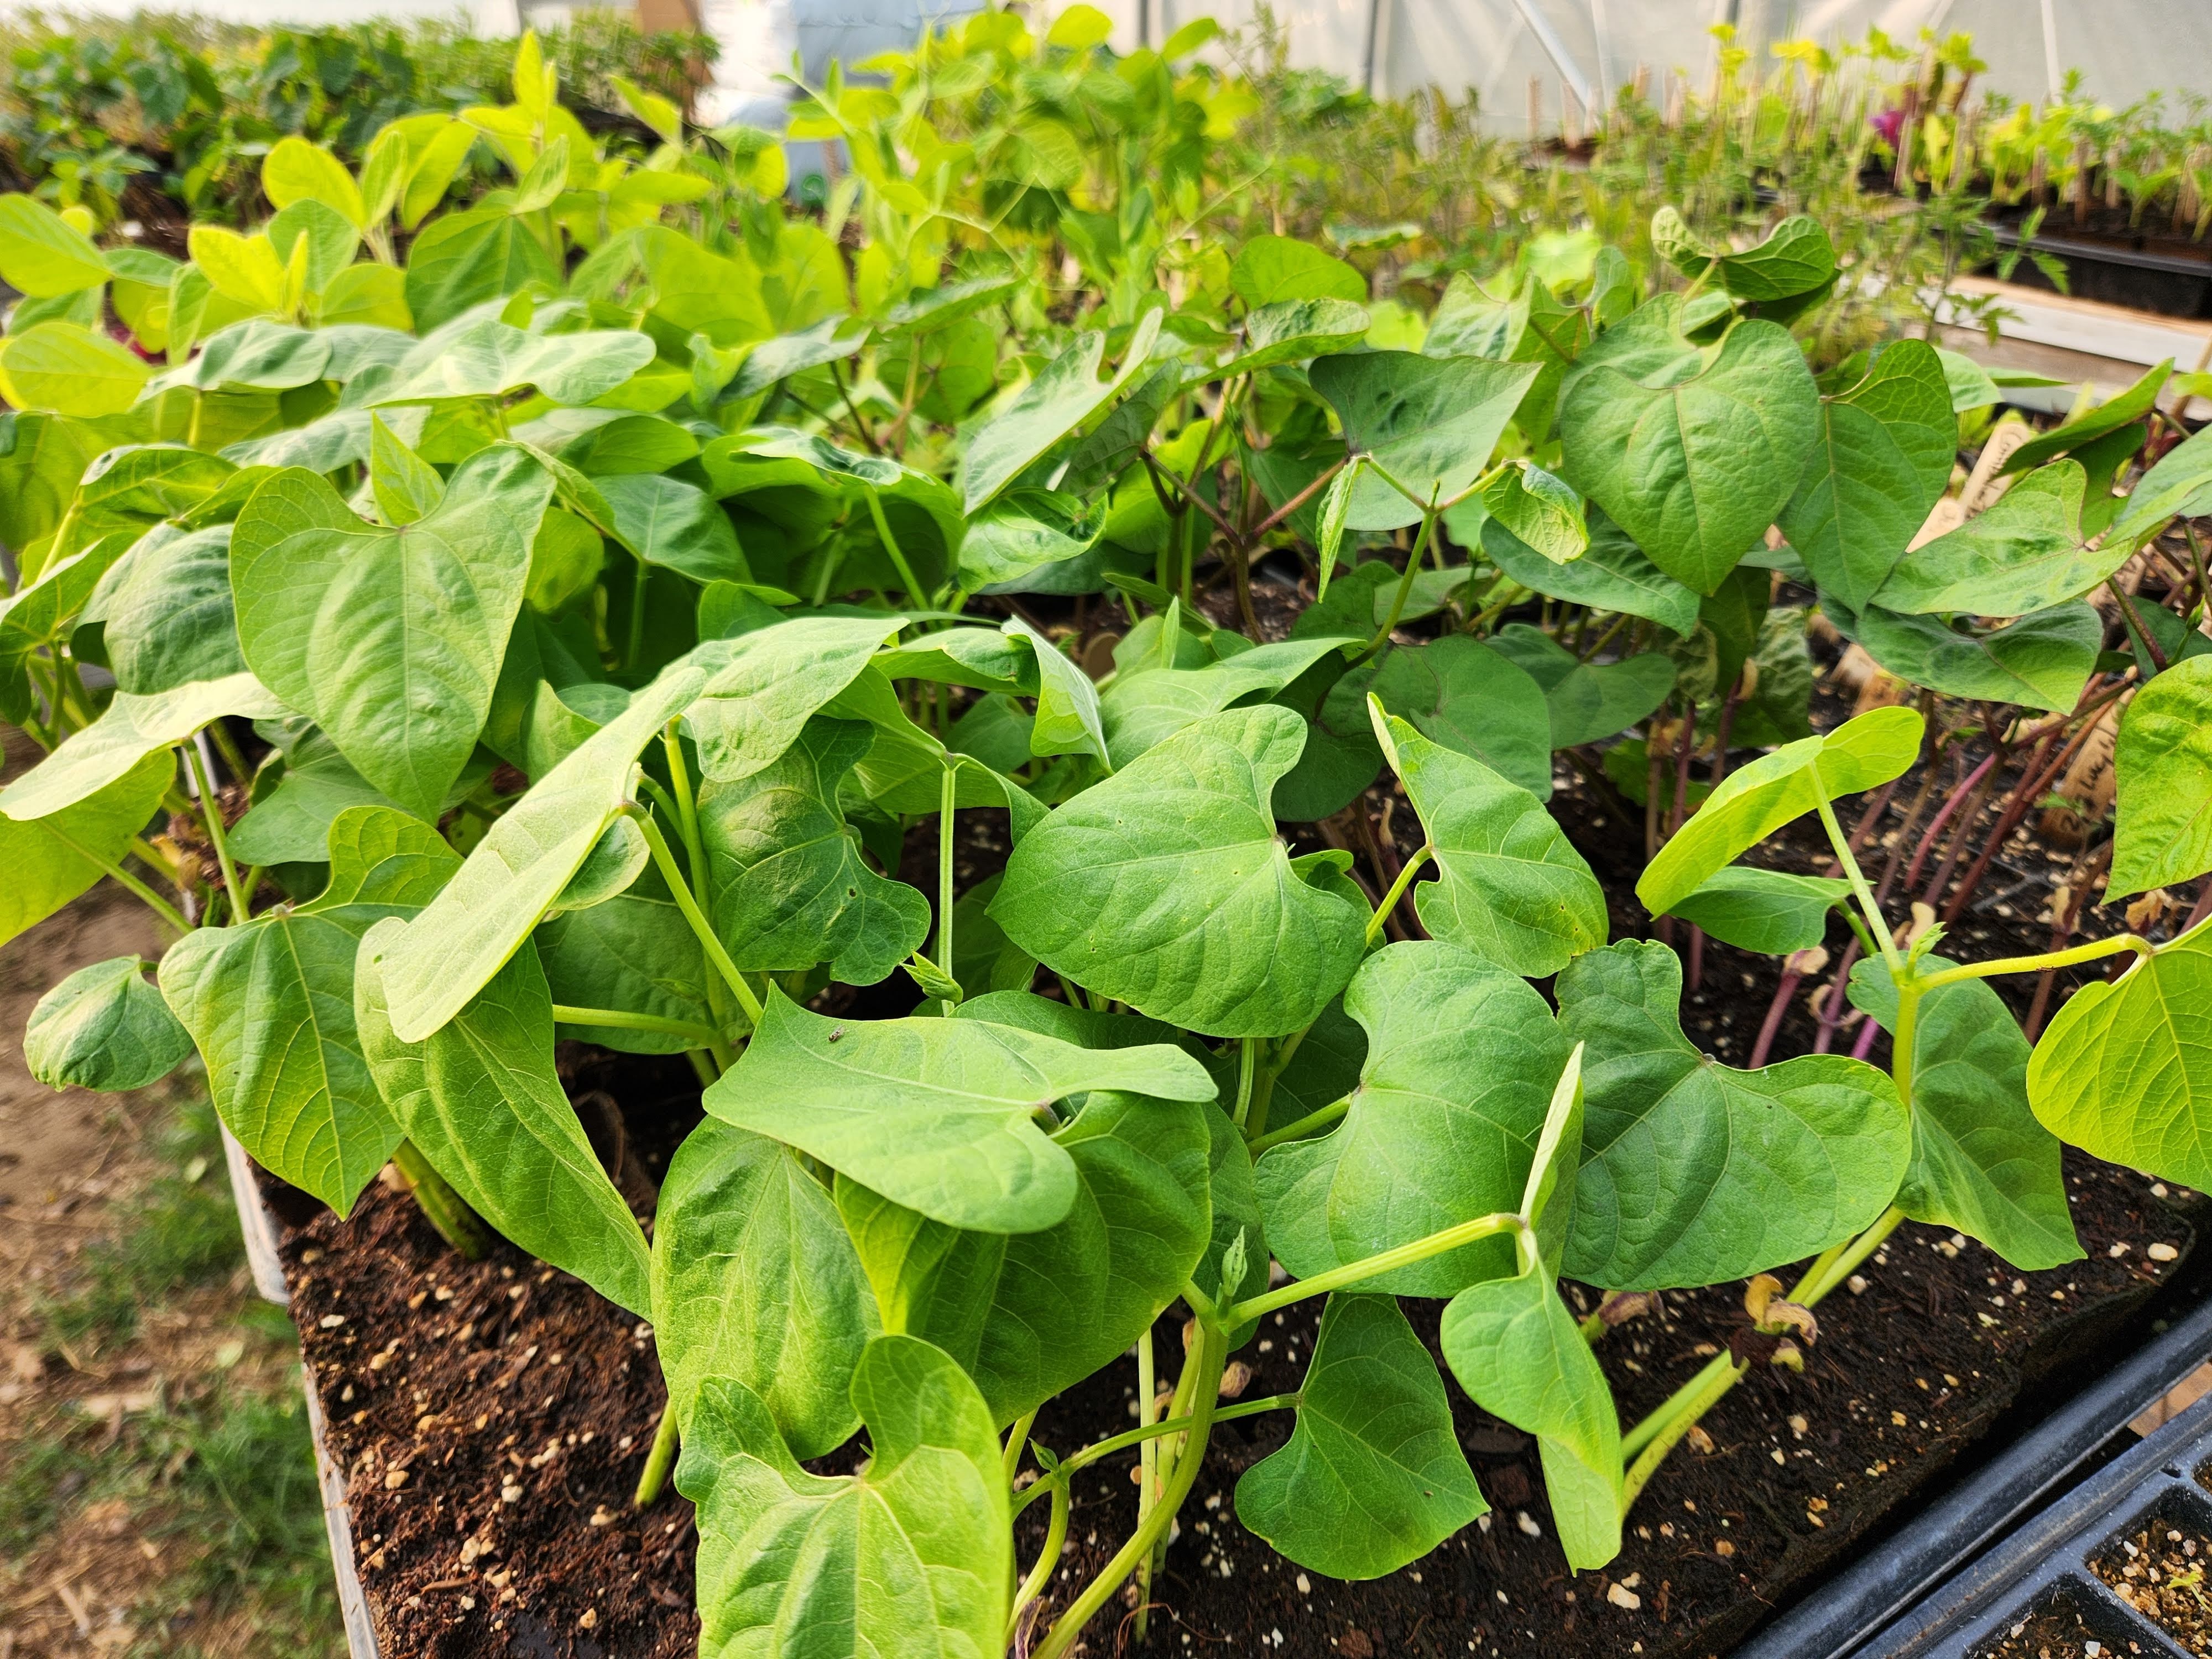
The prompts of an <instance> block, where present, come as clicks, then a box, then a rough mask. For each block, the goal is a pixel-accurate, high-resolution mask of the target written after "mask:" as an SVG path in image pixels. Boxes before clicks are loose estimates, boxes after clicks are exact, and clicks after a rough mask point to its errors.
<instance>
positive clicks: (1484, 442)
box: [1308, 351, 1536, 530]
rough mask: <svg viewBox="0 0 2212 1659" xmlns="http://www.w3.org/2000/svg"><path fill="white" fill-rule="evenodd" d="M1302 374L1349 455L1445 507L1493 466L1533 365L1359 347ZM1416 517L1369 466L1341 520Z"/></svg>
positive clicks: (1389, 523) (1362, 523)
mask: <svg viewBox="0 0 2212 1659" xmlns="http://www.w3.org/2000/svg"><path fill="white" fill-rule="evenodd" d="M1308 373H1309V374H1310V378H1311V380H1312V381H1313V388H1314V390H1315V391H1316V392H1319V393H1321V395H1322V397H1323V398H1327V399H1328V403H1329V405H1330V407H1331V408H1333V409H1334V410H1336V412H1337V415H1338V416H1339V418H1340V419H1341V420H1342V421H1343V422H1344V441H1345V442H1346V445H1347V446H1348V447H1350V448H1351V450H1352V453H1354V454H1355V455H1368V456H1371V457H1372V458H1373V460H1374V463H1375V466H1380V467H1382V468H1383V469H1384V470H1386V471H1388V472H1389V475H1390V477H1393V478H1395V479H1396V480H1397V481H1398V483H1399V484H1401V485H1403V486H1404V489H1405V490H1406V491H1410V492H1411V493H1412V495H1414V496H1415V497H1418V498H1419V501H1422V502H1426V501H1435V502H1436V503H1437V505H1438V506H1439V507H1449V505H1450V504H1451V503H1452V502H1454V501H1457V500H1458V499H1459V498H1460V497H1461V496H1462V495H1465V494H1467V492H1468V490H1469V489H1473V488H1474V484H1475V483H1476V481H1477V480H1478V479H1480V477H1482V473H1483V469H1484V468H1486V467H1487V466H1488V465H1490V455H1491V452H1492V450H1493V449H1495V448H1496V447H1498V437H1499V435H1501V434H1503V433H1504V430H1505V423H1506V422H1508V421H1510V420H1511V419H1512V418H1513V411H1514V410H1515V408H1516V407H1517V406H1518V405H1519V404H1520V402H1521V398H1522V393H1524V392H1527V391H1528V387H1529V385H1530V383H1531V382H1533V381H1534V380H1535V378H1536V365H1535V364H1534V363H1500V362H1491V361H1490V360H1489V359H1487V358H1483V357H1424V356H1420V355H1419V353H1417V352H1412V351H1358V352H1349V353H1342V354H1340V355H1338V356H1330V357H1322V358H1320V359H1318V360H1316V362H1315V363H1314V365H1313V368H1311V369H1310V371H1308ZM1420 516H1421V508H1420V507H1419V506H1418V505H1416V504H1415V502H1414V501H1408V500H1407V496H1406V495H1405V494H1403V493H1401V491H1400V490H1399V489H1396V488H1395V487H1393V486H1392V485H1391V484H1390V483H1388V482H1386V481H1385V480H1384V479H1383V477H1381V476H1380V475H1379V474H1378V473H1376V471H1375V470H1374V467H1373V466H1367V467H1362V468H1361V469H1360V475H1359V477H1358V482H1356V483H1354V484H1352V493H1351V495H1350V498H1349V500H1348V501H1347V504H1346V510H1345V518H1344V522H1345V525H1346V528H1348V529H1352V530H1395V529H1396V528H1397V527H1398V526H1401V525H1408V524H1414V523H1417V522H1419V519H1420Z"/></svg>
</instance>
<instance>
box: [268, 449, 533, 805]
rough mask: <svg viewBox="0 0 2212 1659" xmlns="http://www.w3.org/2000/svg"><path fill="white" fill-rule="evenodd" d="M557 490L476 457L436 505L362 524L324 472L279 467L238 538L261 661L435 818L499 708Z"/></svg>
mask: <svg viewBox="0 0 2212 1659" xmlns="http://www.w3.org/2000/svg"><path fill="white" fill-rule="evenodd" d="M552 495H553V480H552V477H551V475H550V474H549V473H548V472H547V471H545V469H544V467H542V466H541V465H538V461H537V460H536V459H535V458H533V457H532V455H531V454H530V453H528V452H527V451H526V450H524V449H522V448H521V447H520V446H516V445H511V444H495V445H494V446H493V447H490V448H489V449H485V450H482V451H480V452H478V453H477V454H475V455H473V456H471V457H470V459H467V460H466V461H464V462H463V463H462V464H461V465H460V466H459V467H458V468H456V469H455V471H454V473H453V478H452V480H451V482H450V483H449V485H448V487H447V492H446V496H445V500H444V501H443V502H442V503H441V506H440V507H439V508H438V509H437V511H435V512H434V513H429V514H428V515H427V516H426V517H424V518H422V519H421V520H417V521H416V523H414V524H412V525H410V526H407V527H406V528H404V529H402V530H397V531H393V530H385V529H380V528H378V527H377V526H373V525H368V524H365V523H363V522H362V520H360V519H358V518H356V516H355V515H354V513H353V510H352V509H351V508H350V507H347V506H346V504H345V502H344V501H343V499H342V498H341V497H340V496H339V495H338V493H337V491H336V490H335V489H331V486H330V484H329V483H328V482H327V481H325V479H323V478H321V477H317V476H316V475H314V474H313V473H310V472H306V471H300V470H297V469H294V470H289V471H283V472H280V473H278V474H276V476H275V477H272V478H270V480H269V481H268V482H267V483H264V484H263V485H262V486H261V488H260V489H258V490H256V491H255V492H254V495H253V499H252V501H248V502H247V503H246V510H245V512H243V513H240V515H239V520H238V525H237V527H236V529H235V530H234V531H233V532H232V535H231V545H230V578H231V592H232V594H233V596H234V599H235V601H236V604H237V607H238V637H239V643H240V646H241V647H244V650H245V653H246V662H247V664H248V665H251V666H252V669H253V671H255V673H257V674H258V675H259V676H260V678H261V679H262V682H263V683H264V684H266V685H267V686H268V687H269V689H270V690H272V691H274V692H275V693H276V695H277V696H279V697H281V698H283V700H284V701H285V702H288V703H289V704H290V705H291V706H292V707H293V708H296V709H298V710H299V711H300V712H301V714H308V715H312V716H313V718H314V720H315V721H316V722H317V724H319V726H322V728H323V729H324V730H325V732H329V733H330V735H331V741H332V742H334V743H335V744H337V746H338V749H339V750H340V751H341V752H342V753H343V755H344V756H345V757H346V758H347V759H348V760H349V761H351V762H352V763H353V764H354V766H355V767H356V769H358V770H359V771H360V773H361V775H362V776H363V777H365V778H367V779H368V781H370V782H371V783H373V784H374V785H375V786H376V787H378V788H380V789H381V790H383V791H384V793H386V794H387V795H389V796H391V797H392V799H394V800H396V801H398V802H399V803H400V805H403V806H405V807H407V808H409V809H410V810H411V811H416V812H418V813H420V814H422V816H424V817H428V816H430V815H432V814H434V813H435V812H436V811H437V810H438V805H439V803H440V802H441V800H442V799H444V797H445V793H446V790H447V787H448V786H449V785H451V784H452V782H453V780H454V779H455V778H456V777H457V776H459V775H460V770H461V768H462V766H463V765H464V764H465V763H466V762H467V760H468V757H469V752H470V750H472V749H474V748H475V747H476V742H477V733H478V732H481V731H482V730H483V724H484V718H485V716H486V714H488V713H489V711H490V708H491V695H492V688H493V686H494V684H495V683H496V682H497V681H498V678H499V668H500V663H501V659H503V658H504V656H505V655H506V653H507V636H508V635H509V634H510V633H511V632H512V631H513V626H514V617H515V613H516V612H517V611H519V610H520V609H521V605H522V595H523V589H524V587H525V586H526V583H527V581H528V580H529V575H530V544H531V539H532V537H533V536H535V535H536V533H537V530H538V520H539V519H540V518H542V517H543V516H544V512H545V508H546V507H547V506H548V504H549V503H550V501H551V500H552Z"/></svg>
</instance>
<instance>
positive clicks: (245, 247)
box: [171, 225, 421, 314]
mask: <svg viewBox="0 0 2212 1659" xmlns="http://www.w3.org/2000/svg"><path fill="white" fill-rule="evenodd" d="M186 246H187V247H188V248H189V249H190V251H191V258H192V265H193V267H194V268H195V269H197V270H198V271H199V272H200V274H201V275H202V276H204V277H205V278H206V279H207V282H208V285H209V286H210V288H212V289H214V290H215V291H216V294H218V295H221V296H222V298H224V299H226V300H228V301H231V302H232V304H234V305H235V306H239V307H243V308H245V309H246V311H248V312H262V311H278V312H281V311H283V310H284V309H285V308H286V307H285V304H284V288H285V280H284V279H285V268H284V262H283V260H282V259H281V258H278V257H277V254H276V245H275V244H274V243H272V242H271V241H270V240H269V238H268V237H267V236H266V235H265V234H264V235H257V236H241V235H240V234H238V233H237V232H236V231H234V230H227V229H225V228H223V227H222V226H221V225H194V226H193V227H192V228H191V234H190V235H189V237H188V238H187V240H186ZM416 246H417V248H418V249H419V248H420V246H421V245H420V244H419V243H418V244H417V245H416ZM171 305H172V307H174V305H175V301H174V300H173V299H172V301H171ZM233 314H235V313H233Z"/></svg>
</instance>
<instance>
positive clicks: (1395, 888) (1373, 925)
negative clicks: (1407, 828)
mask: <svg viewBox="0 0 2212 1659" xmlns="http://www.w3.org/2000/svg"><path fill="white" fill-rule="evenodd" d="M1435 855H1436V848H1435V847H1434V846H1432V845H1431V843H1429V842H1422V843H1421V845H1420V847H1419V850H1417V851H1416V852H1415V853H1414V854H1413V857H1411V858H1409V859H1407V860H1406V867H1405V868H1404V869H1402V870H1401V871H1400V872H1398V879H1397V880H1395V881H1394V882H1392V883H1391V884H1390V890H1389V892H1387V893H1385V894H1383V902H1382V903H1380V904H1378V905H1376V907H1375V914H1374V915H1371V916H1370V917H1369V918H1368V919H1367V948H1368V949H1369V950H1370V951H1371V950H1373V949H1374V948H1375V941H1376V939H1380V938H1382V936H1383V923H1385V922H1387V921H1389V920H1390V913H1391V912H1392V911H1394V910H1395V909H1396V908H1398V901H1399V900H1400V899H1401V898H1403V897H1405V896H1406V890H1407V888H1408V887H1411V886H1412V885H1413V878H1414V877H1415V876H1417V875H1419V873H1420V872H1421V866H1423V865H1425V864H1426V863H1427V862H1428V861H1429V860H1430V859H1431V858H1433V857H1434V856H1435Z"/></svg>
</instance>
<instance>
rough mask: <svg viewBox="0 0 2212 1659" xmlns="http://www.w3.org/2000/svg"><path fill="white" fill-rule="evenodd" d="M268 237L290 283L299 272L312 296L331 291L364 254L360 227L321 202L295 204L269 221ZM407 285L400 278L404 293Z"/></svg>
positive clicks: (298, 276) (298, 278) (302, 281)
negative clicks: (346, 270)
mask: <svg viewBox="0 0 2212 1659" xmlns="http://www.w3.org/2000/svg"><path fill="white" fill-rule="evenodd" d="M264 234H266V235H267V236H268V238H269V241H270V246H272V247H274V248H275V249H276V257H277V258H279V259H281V260H283V262H284V266H285V271H286V279H287V281H288V282H290V281H293V280H295V276H294V273H295V270H296V271H297V273H298V275H297V278H296V280H298V281H299V282H300V283H302V284H303V286H304V288H305V290H306V292H307V293H308V294H311V295H313V294H320V293H322V292H323V291H324V290H325V289H328V288H329V287H330V285H331V283H334V282H336V281H337V279H338V276H339V275H340V273H342V272H343V270H345V269H346V267H347V266H348V265H349V264H352V263H353V256H354V255H355V254H356V253H357V252H360V251H361V231H360V228H358V227H357V226H356V225H355V224H354V222H352V221H351V220H349V219H348V218H347V217H346V216H345V215H343V213H340V212H339V211H338V210H337V209H336V208H334V207H331V206H329V205H327V204H324V203H321V202H315V201H301V202H295V203H293V204H292V205H291V206H289V207H288V208H286V209H285V210H283V212H282V213H280V214H278V215H277V216H276V217H275V218H273V219H271V220H270V222H269V225H268V228H267V230H266V232H265V233H264ZM393 274H394V275H395V276H397V275H398V273H397V272H394V273H393ZM405 282H406V279H405V278H404V276H403V277H401V278H400V283H401V291H402V292H403V293H404V291H405ZM288 293H289V290H288Z"/></svg>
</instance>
